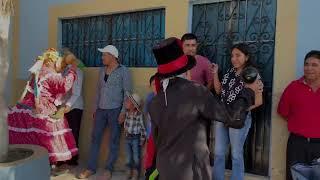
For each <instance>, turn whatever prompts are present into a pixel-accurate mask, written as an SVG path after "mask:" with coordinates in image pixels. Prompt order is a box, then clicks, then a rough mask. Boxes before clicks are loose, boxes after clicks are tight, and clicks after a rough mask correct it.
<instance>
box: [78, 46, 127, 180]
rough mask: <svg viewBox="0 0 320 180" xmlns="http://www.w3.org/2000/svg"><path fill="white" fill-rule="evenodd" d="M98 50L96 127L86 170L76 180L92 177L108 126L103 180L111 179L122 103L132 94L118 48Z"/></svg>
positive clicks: (122, 116)
mask: <svg viewBox="0 0 320 180" xmlns="http://www.w3.org/2000/svg"><path fill="white" fill-rule="evenodd" d="M98 50H99V51H100V52H102V53H103V54H102V61H103V64H104V67H101V68H100V72H99V79H98V87H97V93H96V103H95V107H96V111H95V113H94V119H95V122H94V123H95V124H94V128H93V133H92V141H91V148H90V154H89V162H88V165H87V169H86V170H84V171H83V172H81V173H80V174H79V176H78V178H80V179H85V178H88V177H89V176H91V175H93V174H95V172H96V169H97V158H98V155H99V150H100V144H101V139H102V136H103V132H104V130H105V128H106V127H107V126H110V130H111V136H110V141H109V142H110V145H109V146H108V147H109V155H108V159H107V164H106V167H105V169H106V171H105V173H104V176H105V179H107V180H109V179H111V176H112V170H113V165H114V163H115V162H116V160H117V158H118V151H119V141H120V129H121V127H120V124H122V123H123V122H124V119H125V107H124V105H123V103H124V99H125V97H126V92H129V93H131V90H132V85H131V77H130V74H129V71H128V69H127V68H126V67H125V66H123V65H121V64H120V62H119V52H118V50H117V48H116V47H115V46H112V45H108V46H106V47H104V48H102V49H98Z"/></svg>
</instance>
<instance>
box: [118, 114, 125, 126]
mask: <svg viewBox="0 0 320 180" xmlns="http://www.w3.org/2000/svg"><path fill="white" fill-rule="evenodd" d="M125 118H126V113H125V112H121V113H120V115H119V118H118V122H119V124H122V123H123V122H124V120H125Z"/></svg>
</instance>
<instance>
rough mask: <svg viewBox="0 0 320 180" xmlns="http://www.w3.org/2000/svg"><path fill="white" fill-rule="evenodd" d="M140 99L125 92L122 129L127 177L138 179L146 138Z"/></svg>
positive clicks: (133, 179) (132, 179)
mask: <svg viewBox="0 0 320 180" xmlns="http://www.w3.org/2000/svg"><path fill="white" fill-rule="evenodd" d="M140 107H141V99H140V97H139V96H138V95H137V94H127V98H126V100H125V108H126V118H125V121H124V130H125V136H126V145H125V148H126V154H127V167H128V173H127V175H128V179H131V180H138V178H139V172H140V166H141V162H140V161H141V146H142V145H143V144H144V142H145V139H146V129H145V126H144V120H143V113H142V112H141V110H140Z"/></svg>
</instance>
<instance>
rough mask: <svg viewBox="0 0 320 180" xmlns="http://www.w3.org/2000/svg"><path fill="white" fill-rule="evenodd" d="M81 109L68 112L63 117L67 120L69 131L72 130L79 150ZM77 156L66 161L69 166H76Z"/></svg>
mask: <svg viewBox="0 0 320 180" xmlns="http://www.w3.org/2000/svg"><path fill="white" fill-rule="evenodd" d="M82 112H83V110H82V109H73V110H71V111H70V112H68V113H66V114H65V116H66V118H67V120H68V124H69V127H70V129H72V134H73V136H74V139H75V140H76V143H77V147H78V148H79V134H80V125H81V118H82ZM78 159H79V155H76V156H73V157H72V159H70V160H68V161H67V164H69V165H78Z"/></svg>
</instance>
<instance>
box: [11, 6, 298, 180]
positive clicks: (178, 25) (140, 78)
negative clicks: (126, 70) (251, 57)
mask: <svg viewBox="0 0 320 180" xmlns="http://www.w3.org/2000/svg"><path fill="white" fill-rule="evenodd" d="M297 6H298V1H297V0H291V1H290V3H288V1H287V0H278V1H277V26H276V43H275V65H274V86H273V96H272V100H273V105H272V130H271V133H272V136H271V144H272V145H271V147H272V149H271V153H270V161H271V162H270V165H271V166H270V176H271V179H275V180H282V179H284V177H285V153H286V142H287V136H288V133H287V129H286V122H285V121H283V120H282V119H281V118H280V117H279V116H278V115H277V114H276V106H277V104H278V101H279V97H280V95H281V93H282V91H283V89H284V88H285V86H286V85H287V84H288V83H289V82H290V81H291V80H293V79H295V73H296V64H295V62H296V61H295V59H296V53H295V52H296V46H297V40H296V37H297V14H298V7H297ZM153 8H165V9H166V14H165V17H166V37H169V36H177V37H180V36H181V35H182V34H183V33H185V32H186V31H187V29H188V10H189V0H134V1H133V0H121V1H119V0H90V1H83V2H77V3H72V4H66V5H59V6H54V7H51V8H50V9H49V37H48V38H49V45H48V46H49V47H56V46H57V42H58V37H57V35H58V19H59V18H66V17H78V16H90V15H98V14H113V13H118V12H129V11H137V10H144V9H153ZM18 12H19V11H17V12H16V13H18ZM18 20H19V19H18V18H15V24H14V29H15V30H14V40H13V41H14V43H13V46H14V48H13V49H14V52H13V59H14V68H15V69H14V71H15V72H18V67H19V64H18V57H17V56H18V48H19V44H18V39H19V33H18V30H19V25H18ZM292 60H294V61H292ZM288 62H291V63H290V64H289V63H288ZM131 72H132V76H133V83H134V89H135V90H136V91H137V92H138V93H139V94H140V95H142V96H144V95H145V93H146V92H147V91H148V88H147V86H148V78H149V76H150V75H151V74H153V73H154V72H155V69H152V68H131ZM97 75H98V73H97V69H96V68H86V70H85V78H84V89H83V91H84V97H85V111H84V117H83V123H82V126H81V137H80V138H81V141H80V156H81V157H80V158H81V161H86V160H87V155H88V150H89V149H88V148H89V145H90V135H91V129H92V111H93V110H92V103H93V98H94V94H95V88H93V87H95V85H96V82H97ZM15 77H16V76H15ZM15 79H16V78H15ZM15 82H16V83H13V84H15V92H16V93H15V97H14V98H13V99H16V98H17V97H18V96H19V94H18V93H17V92H19V89H21V87H23V85H24V83H25V82H24V81H21V80H17V79H16V81H15ZM107 136H108V133H106V136H105V138H107ZM103 141H104V144H103V145H102V149H101V152H102V153H101V154H100V157H101V158H100V162H99V164H100V166H101V165H104V159H105V158H106V153H105V152H107V150H106V147H107V139H104V140H103ZM120 156H121V158H122V159H120V161H119V162H120V163H118V165H117V166H118V167H119V166H122V165H123V160H124V159H123V157H124V156H123V152H121V154H120ZM250 179H251V178H250ZM253 179H254V178H253Z"/></svg>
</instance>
